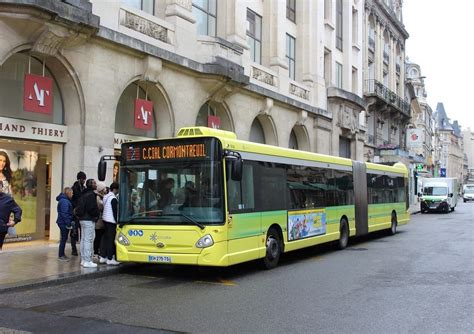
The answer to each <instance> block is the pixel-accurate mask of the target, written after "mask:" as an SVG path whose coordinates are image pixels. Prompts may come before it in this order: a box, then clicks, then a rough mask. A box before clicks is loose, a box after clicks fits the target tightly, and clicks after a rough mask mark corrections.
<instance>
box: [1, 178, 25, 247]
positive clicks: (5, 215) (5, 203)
mask: <svg viewBox="0 0 474 334" xmlns="http://www.w3.org/2000/svg"><path fill="white" fill-rule="evenodd" d="M12 213H13V214H14V219H13V221H11V220H10V215H11V214H12ZM20 221H21V208H20V207H19V206H18V204H16V202H15V200H14V199H13V198H12V197H11V196H10V195H7V194H5V193H4V192H3V181H0V250H2V247H3V241H4V240H5V236H6V235H7V232H8V228H9V227H11V226H15V225H16V224H18V223H19V222H20Z"/></svg>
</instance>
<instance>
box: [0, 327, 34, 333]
mask: <svg viewBox="0 0 474 334" xmlns="http://www.w3.org/2000/svg"><path fill="white" fill-rule="evenodd" d="M0 333H2V334H32V332H25V331H19V330H17V329H13V328H6V327H0Z"/></svg>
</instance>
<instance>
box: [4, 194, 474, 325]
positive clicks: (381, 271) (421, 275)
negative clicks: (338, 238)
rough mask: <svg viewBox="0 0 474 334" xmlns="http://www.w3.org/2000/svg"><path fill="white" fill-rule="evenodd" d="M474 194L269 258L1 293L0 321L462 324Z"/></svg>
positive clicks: (469, 285)
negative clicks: (266, 264)
mask: <svg viewBox="0 0 474 334" xmlns="http://www.w3.org/2000/svg"><path fill="white" fill-rule="evenodd" d="M473 228H474V203H462V202H459V203H458V207H457V208H456V211H454V212H452V213H449V214H442V213H440V214H437V213H430V214H417V215H413V216H412V219H411V222H410V224H409V225H406V226H402V227H400V228H399V229H398V233H397V234H396V235H395V236H387V235H386V234H384V233H377V234H373V235H370V236H368V237H364V238H359V239H355V240H351V242H350V244H349V246H348V248H347V249H346V250H343V251H335V250H333V248H332V247H331V246H328V245H324V246H318V247H313V248H310V249H305V250H303V251H297V252H293V253H288V254H285V255H284V256H283V258H282V259H281V263H280V265H279V266H278V267H277V268H276V269H274V270H269V271H268V270H262V269H260V268H259V263H255V262H252V263H247V264H244V265H239V266H235V267H232V268H227V269H215V268H195V267H175V266H148V265H139V266H133V267H131V268H128V269H127V270H124V271H122V272H121V273H120V274H115V275H111V276H107V277H101V278H96V279H89V280H79V281H77V282H73V283H69V284H63V285H58V286H50V287H37V288H34V289H30V290H25V291H17V292H9V293H3V294H2V295H1V298H0V332H2V330H5V329H7V328H8V329H15V330H17V331H24V332H34V333H53V332H58V333H61V332H67V333H85V332H87V333H166V332H192V333H309V332H313V333H395V332H397V333H399V332H402V333H403V332H416V333H428V332H429V333H433V332H434V333H454V332H464V333H468V332H469V333H472V331H473V330H474V317H473V314H474V263H473V258H474V257H473V249H474V247H473V245H474V243H473V241H474V233H473V231H474V229H473Z"/></svg>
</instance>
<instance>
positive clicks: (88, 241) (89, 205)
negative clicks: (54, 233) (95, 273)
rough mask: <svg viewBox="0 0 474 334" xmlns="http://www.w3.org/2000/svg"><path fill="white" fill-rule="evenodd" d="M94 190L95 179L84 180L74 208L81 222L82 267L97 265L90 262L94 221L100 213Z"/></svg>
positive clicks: (92, 250)
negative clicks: (84, 186)
mask: <svg viewBox="0 0 474 334" xmlns="http://www.w3.org/2000/svg"><path fill="white" fill-rule="evenodd" d="M95 190H97V184H96V182H95V180H94V179H88V180H87V181H86V190H84V192H83V193H82V196H81V198H80V199H79V203H78V204H77V209H76V214H77V216H78V217H79V223H80V224H81V266H83V267H84V268H95V267H97V264H95V263H94V262H92V253H93V252H94V237H95V222H96V221H97V220H98V219H99V214H100V212H99V207H98V206H97V198H96V197H97V195H96V193H95Z"/></svg>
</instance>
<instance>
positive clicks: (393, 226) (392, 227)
mask: <svg viewBox="0 0 474 334" xmlns="http://www.w3.org/2000/svg"><path fill="white" fill-rule="evenodd" d="M397 225H398V220H397V214H396V213H395V212H392V224H391V225H390V230H388V233H389V234H390V235H394V234H396V233H397Z"/></svg>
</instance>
